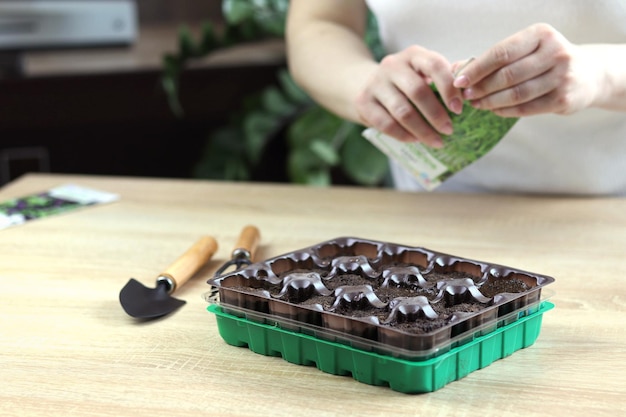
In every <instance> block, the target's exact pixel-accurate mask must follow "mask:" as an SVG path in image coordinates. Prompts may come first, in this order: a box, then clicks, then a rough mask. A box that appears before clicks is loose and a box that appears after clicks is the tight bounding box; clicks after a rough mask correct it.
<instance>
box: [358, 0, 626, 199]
mask: <svg viewBox="0 0 626 417" xmlns="http://www.w3.org/2000/svg"><path fill="white" fill-rule="evenodd" d="M367 3H368V6H369V7H370V9H371V10H372V12H373V13H374V14H375V15H376V18H377V20H378V24H379V27H380V35H381V40H382V42H383V45H384V47H385V49H386V50H387V52H389V53H392V52H397V51H400V50H403V49H404V48H406V47H408V46H410V45H412V44H419V45H422V46H424V47H426V48H429V49H432V50H434V51H437V52H439V53H441V54H442V55H444V56H445V57H446V58H447V59H448V60H450V61H451V62H454V61H458V60H463V59H467V58H469V57H471V56H478V55H480V54H481V53H483V52H484V51H486V50H487V49H488V48H489V47H491V46H492V45H494V44H495V43H497V42H499V41H501V40H502V39H504V38H506V37H509V36H510V35H512V34H514V33H515V32H517V31H519V30H522V29H524V28H526V27H528V26H530V25H532V24H534V23H541V22H543V23H548V24H550V25H552V26H554V27H555V28H556V29H557V30H558V31H560V32H561V33H562V34H563V35H564V36H565V37H566V38H567V39H568V40H569V41H570V42H572V43H575V44H584V43H626V1H624V0H594V1H586V0H525V1H519V0H498V1H496V0H491V1H488V0H393V1H390V0H367ZM624 59H625V60H626V57H625V58H624ZM392 173H393V175H394V180H395V185H396V187H397V188H399V189H402V190H421V187H420V186H419V185H418V184H417V182H415V181H414V180H413V178H412V177H411V175H410V174H409V173H407V172H406V171H404V170H403V169H402V168H401V167H399V166H397V165H395V164H393V166H392ZM438 190H440V191H484V192H497V191H509V192H538V193H563V194H587V195H602V194H617V195H626V113H622V112H616V111H605V110H600V109H588V110H583V111H580V112H577V113H575V114H573V115H569V116H559V115H552V114H546V115H538V116H530V117H525V118H522V119H520V120H519V121H518V122H517V123H516V124H515V126H514V127H513V129H511V131H510V132H509V133H508V134H507V136H506V137H505V138H504V139H503V140H502V141H501V142H500V143H499V144H498V145H496V147H495V148H494V149H493V150H492V151H491V152H489V153H488V154H487V155H485V156H484V157H483V158H481V159H479V160H478V161H476V162H475V163H474V164H472V165H470V166H468V167H466V168H465V169H463V170H462V171H460V172H459V173H457V174H456V175H454V176H453V177H451V178H450V179H449V180H448V181H446V182H445V183H444V184H443V185H442V186H440V187H439V188H438Z"/></svg>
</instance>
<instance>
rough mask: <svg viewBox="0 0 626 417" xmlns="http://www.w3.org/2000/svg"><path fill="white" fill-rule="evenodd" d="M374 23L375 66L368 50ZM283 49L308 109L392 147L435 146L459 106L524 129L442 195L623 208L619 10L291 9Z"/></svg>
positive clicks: (531, 0)
mask: <svg viewBox="0 0 626 417" xmlns="http://www.w3.org/2000/svg"><path fill="white" fill-rule="evenodd" d="M368 10H370V11H371V12H373V14H374V16H375V17H376V19H377V22H378V24H379V28H380V36H381V40H382V43H383V46H384V47H385V50H386V53H387V54H388V55H386V56H385V57H384V58H383V59H382V60H381V61H380V62H377V61H376V60H374V58H373V57H372V55H371V53H370V51H369V50H368V48H367V46H366V45H365V43H364V42H363V37H364V36H363V35H364V33H365V28H366V17H367V13H368ZM286 39H287V53H288V63H289V68H290V71H291V73H292V75H293V77H294V79H295V80H296V82H297V83H298V84H299V85H300V86H301V87H302V88H304V89H305V90H306V91H307V92H308V93H309V94H310V95H311V97H312V98H313V99H315V100H316V101H318V102H319V103H320V104H321V105H323V106H325V107H326V108H328V109H329V110H331V111H332V112H334V113H336V114H337V115H339V116H341V117H343V118H345V119H347V120H351V121H354V122H357V123H360V124H362V125H364V126H367V127H373V128H375V129H377V130H379V131H381V132H383V133H386V134H388V135H390V136H393V137H394V138H397V139H398V140H400V141H419V142H422V143H424V144H426V145H428V146H432V147H438V146H441V144H442V142H441V135H442V134H444V135H447V134H450V133H451V130H452V126H451V122H450V117H449V116H448V113H447V110H450V111H451V112H454V113H459V112H460V111H461V108H462V104H463V101H464V100H468V101H469V102H470V103H471V104H472V105H473V106H475V107H477V108H480V109H487V110H491V111H493V112H494V113H496V114H498V115H500V116H503V117H519V118H520V120H519V121H518V122H517V123H516V124H515V126H514V127H513V128H512V129H511V131H510V132H509V133H508V134H507V135H506V136H505V137H504V138H503V139H502V141H501V142H500V143H499V144H498V145H496V146H495V147H494V149H492V150H491V151H490V152H489V153H488V154H487V155H485V156H484V157H482V158H481V159H479V160H478V161H476V162H475V163H473V164H472V165H470V166H468V167H466V168H465V169H463V170H462V171H460V172H459V173H457V174H455V175H454V176H452V177H451V178H450V179H449V180H447V181H446V182H445V183H444V184H443V185H442V186H441V187H439V188H438V190H441V191H473V192H523V193H553V194H554V193H558V194H580V195H626V1H623V0H597V1H588V2H583V1H576V2H574V1H570V0H526V1H524V2H520V1H515V0H498V1H495V0H492V1H488V0H447V1H441V0H424V1H422V0H419V1H418V0H393V1H390V0H367V1H366V0H315V1H311V0H291V1H290V6H289V12H288V20H287V35H286ZM470 57H474V58H475V59H473V60H472V61H471V62H469V63H467V61H468V58H470ZM466 63H467V65H466V66H464V67H463V65H464V64H466ZM459 69H461V70H460V72H459V73H458V74H457V75H456V76H455V71H457V70H459ZM431 83H434V85H435V86H436V87H437V89H438V90H439V92H440V93H441V96H442V100H443V103H445V104H444V105H442V104H441V102H440V101H438V100H437V98H436V97H435V95H434V93H433V91H432V90H431V88H430V84H431ZM444 106H445V107H444ZM446 108H447V109H446ZM364 140H365V139H364ZM392 173H393V176H394V181H395V186H396V187H397V188H399V189H402V190H419V189H420V188H419V186H418V185H417V182H415V181H414V180H413V179H412V177H411V176H410V174H408V173H407V172H405V171H403V169H402V168H400V167H399V166H397V165H395V164H392Z"/></svg>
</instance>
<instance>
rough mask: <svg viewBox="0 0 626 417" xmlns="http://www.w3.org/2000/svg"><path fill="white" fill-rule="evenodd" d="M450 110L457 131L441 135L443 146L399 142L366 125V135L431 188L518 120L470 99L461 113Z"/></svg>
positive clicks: (486, 149)
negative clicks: (478, 104) (487, 108)
mask: <svg viewBox="0 0 626 417" xmlns="http://www.w3.org/2000/svg"><path fill="white" fill-rule="evenodd" d="M448 113H449V114H450V118H451V119H452V127H453V128H454V133H453V134H452V135H450V136H445V135H442V136H441V138H442V140H443V143H444V146H443V147H442V148H440V149H435V148H431V147H428V146H426V145H423V144H421V143H419V142H410V143H407V142H400V141H399V140H397V139H394V138H392V137H390V136H388V135H385V134H384V133H381V132H379V131H377V130H376V129H372V128H369V129H366V130H365V131H364V132H363V136H364V137H365V138H366V139H368V140H369V141H370V142H372V143H373V144H374V146H376V147H377V148H378V149H380V150H381V151H382V152H383V153H385V154H386V155H387V156H388V157H390V158H391V159H393V160H395V161H396V162H398V163H399V164H400V165H401V166H402V167H404V168H405V169H406V170H407V171H408V172H410V173H411V174H413V176H414V177H415V179H416V180H417V181H418V183H419V184H420V185H421V186H422V187H424V189H426V190H428V191H432V190H434V189H435V188H437V187H438V186H440V185H441V184H442V183H443V182H444V181H445V180H447V179H448V178H450V177H451V176H452V175H453V174H456V173H457V172H459V171H461V170H462V169H463V168H465V167H466V166H468V165H470V164H471V163H473V162H474V161H476V160H478V159H479V158H481V157H482V156H484V155H485V154H487V152H489V151H490V150H491V149H492V148H493V147H494V146H495V145H496V144H497V143H498V142H500V140H501V139H502V138H503V137H504V136H505V135H506V134H507V133H508V131H509V130H510V129H511V128H512V127H513V125H515V123H516V122H517V120H518V119H517V118H505V117H500V116H497V115H495V114H494V113H492V112H491V111H489V110H480V109H476V108H474V107H472V106H471V105H470V104H469V103H468V102H465V103H464V105H463V112H462V113H461V114H459V115H457V114H455V113H452V112H448Z"/></svg>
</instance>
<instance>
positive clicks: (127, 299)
mask: <svg viewBox="0 0 626 417" xmlns="http://www.w3.org/2000/svg"><path fill="white" fill-rule="evenodd" d="M120 304H121V305H122V307H123V308H124V311H126V313H128V315H129V316H132V317H137V318H142V319H150V318H156V317H160V316H164V315H166V314H169V313H171V312H172V311H174V310H176V309H178V308H180V307H181V306H182V305H184V304H185V301H183V300H179V299H177V298H174V297H172V296H171V295H170V294H169V292H168V288H167V285H166V284H165V283H157V286H156V287H155V288H148V287H146V286H145V285H143V284H142V283H140V282H139V281H137V280H136V279H134V278H131V279H130V280H129V281H128V283H127V284H126V285H125V286H124V288H122V290H121V291H120Z"/></svg>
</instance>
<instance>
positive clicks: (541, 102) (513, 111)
mask: <svg viewBox="0 0 626 417" xmlns="http://www.w3.org/2000/svg"><path fill="white" fill-rule="evenodd" d="M555 101H556V98H555V95H554V94H552V93H548V94H545V95H543V96H541V97H537V98H536V99H534V100H531V101H527V102H525V103H522V104H519V105H516V106H510V107H502V108H498V109H494V110H493V112H494V113H495V114H496V115H498V116H500V117H526V116H534V115H538V114H544V113H545V112H546V109H547V108H550V107H552V106H553V105H554V103H555Z"/></svg>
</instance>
